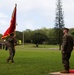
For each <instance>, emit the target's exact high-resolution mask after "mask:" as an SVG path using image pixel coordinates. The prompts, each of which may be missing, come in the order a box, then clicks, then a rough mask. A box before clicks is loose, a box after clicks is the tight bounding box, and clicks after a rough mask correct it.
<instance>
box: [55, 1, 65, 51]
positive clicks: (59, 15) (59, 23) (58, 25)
mask: <svg viewBox="0 0 74 75" xmlns="http://www.w3.org/2000/svg"><path fill="white" fill-rule="evenodd" d="M63 28H64V20H63V12H62V2H61V0H57V8H56V17H55V30H56V38H57V40H58V44H59V50H61V42H62V36H63V32H62V29H63Z"/></svg>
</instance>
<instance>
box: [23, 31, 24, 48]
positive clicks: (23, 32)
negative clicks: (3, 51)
mask: <svg viewBox="0 0 74 75" xmlns="http://www.w3.org/2000/svg"><path fill="white" fill-rule="evenodd" d="M23 47H24V31H23Z"/></svg>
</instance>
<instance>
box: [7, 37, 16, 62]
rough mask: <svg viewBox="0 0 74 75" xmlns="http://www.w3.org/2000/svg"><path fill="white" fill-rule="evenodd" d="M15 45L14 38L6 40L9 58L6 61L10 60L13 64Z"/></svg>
mask: <svg viewBox="0 0 74 75" xmlns="http://www.w3.org/2000/svg"><path fill="white" fill-rule="evenodd" d="M15 43H16V40H15V38H10V37H9V38H8V40H7V47H8V49H9V57H8V59H7V60H11V61H12V62H14V60H13V57H14V55H15Z"/></svg>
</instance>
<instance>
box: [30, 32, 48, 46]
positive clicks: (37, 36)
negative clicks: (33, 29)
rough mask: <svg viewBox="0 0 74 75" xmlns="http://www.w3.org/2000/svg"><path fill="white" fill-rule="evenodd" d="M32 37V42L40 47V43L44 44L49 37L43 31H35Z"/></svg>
mask: <svg viewBox="0 0 74 75" xmlns="http://www.w3.org/2000/svg"><path fill="white" fill-rule="evenodd" d="M31 38H32V42H33V43H34V44H35V45H36V47H38V45H39V44H42V43H43V42H44V41H45V40H46V39H47V36H46V35H44V34H42V33H34V34H33V35H32V37H31Z"/></svg>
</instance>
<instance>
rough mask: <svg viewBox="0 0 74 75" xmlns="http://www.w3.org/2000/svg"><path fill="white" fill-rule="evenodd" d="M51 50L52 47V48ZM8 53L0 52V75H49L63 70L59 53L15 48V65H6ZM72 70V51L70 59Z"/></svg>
mask: <svg viewBox="0 0 74 75" xmlns="http://www.w3.org/2000/svg"><path fill="white" fill-rule="evenodd" d="M52 48H53V47H52ZM8 56H9V54H8V51H5V50H0V75H49V74H48V73H50V72H54V71H60V70H63V65H62V63H61V51H59V50H49V48H48V47H47V49H42V48H38V49H36V48H33V49H32V48H31V49H30V47H29V49H28V48H27V47H26V48H25V46H17V47H16V55H15V57H14V60H15V63H11V62H9V63H7V62H6V59H7V57H8ZM70 64H71V69H74V51H73V52H72V56H71V59H70Z"/></svg>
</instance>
